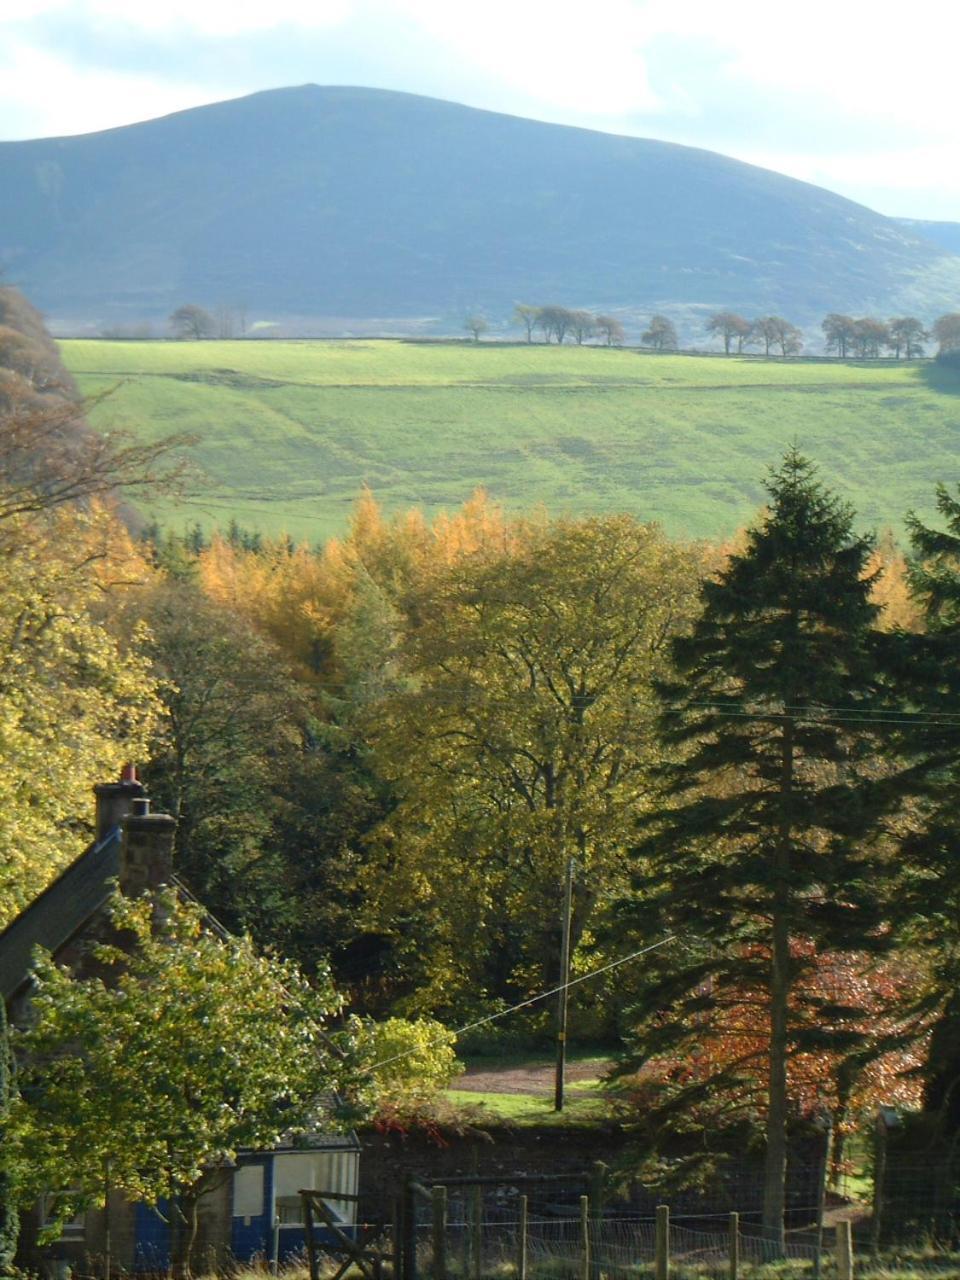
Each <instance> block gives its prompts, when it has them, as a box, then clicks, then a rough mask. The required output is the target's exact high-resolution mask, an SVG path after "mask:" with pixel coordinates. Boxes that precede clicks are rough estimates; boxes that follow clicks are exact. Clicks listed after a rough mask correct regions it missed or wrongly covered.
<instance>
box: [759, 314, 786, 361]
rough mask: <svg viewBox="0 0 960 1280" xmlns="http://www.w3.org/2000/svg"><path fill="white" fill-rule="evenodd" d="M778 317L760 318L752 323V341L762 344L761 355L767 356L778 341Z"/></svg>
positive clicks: (779, 323)
mask: <svg viewBox="0 0 960 1280" xmlns="http://www.w3.org/2000/svg"><path fill="white" fill-rule="evenodd" d="M781 324H782V321H781V318H780V316H761V317H760V319H759V320H754V322H753V339H754V341H755V342H762V343H763V354H764V355H765V356H769V355H770V352H771V351H772V350H773V349H774V347H775V346H776V345H777V343H778V342H779V340H780V333H781Z"/></svg>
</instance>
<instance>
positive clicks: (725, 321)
mask: <svg viewBox="0 0 960 1280" xmlns="http://www.w3.org/2000/svg"><path fill="white" fill-rule="evenodd" d="M707 333H709V334H711V335H712V336H713V337H717V338H721V339H722V340H723V352H724V355H730V353H731V351H732V350H733V346H734V344H736V351H737V355H740V354H742V352H743V344H744V342H746V340H747V338H749V336H750V321H749V320H745V319H744V318H743V316H740V315H737V313H736V312H735V311H718V312H716V313H715V314H714V315H712V316H710V318H709V319H708V320H707Z"/></svg>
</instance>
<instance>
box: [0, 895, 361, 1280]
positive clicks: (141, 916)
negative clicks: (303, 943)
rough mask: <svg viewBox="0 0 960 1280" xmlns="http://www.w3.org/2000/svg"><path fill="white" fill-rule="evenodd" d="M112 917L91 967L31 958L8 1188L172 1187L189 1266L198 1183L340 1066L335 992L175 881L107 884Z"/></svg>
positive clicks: (64, 1205)
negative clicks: (220, 923) (19, 1171)
mask: <svg viewBox="0 0 960 1280" xmlns="http://www.w3.org/2000/svg"><path fill="white" fill-rule="evenodd" d="M112 918H113V925H114V927H115V929H117V930H119V931H122V934H123V936H124V939H125V944H126V945H124V946H123V947H122V948H121V947H119V946H117V945H115V944H113V943H103V944H101V945H99V946H98V947H97V948H96V949H95V953H94V959H95V960H96V962H97V966H98V972H97V976H95V977H83V976H74V975H71V974H70V973H69V972H68V971H66V970H64V969H61V968H59V967H58V966H56V965H55V964H54V963H53V962H52V961H51V960H50V959H49V958H44V957H42V956H41V957H40V958H39V959H38V961H37V965H36V969H35V981H36V990H35V994H34V996H33V1000H32V1009H33V1016H32V1018H31V1021H30V1023H29V1025H28V1027H27V1028H26V1030H24V1031H23V1032H21V1033H19V1034H18V1036H17V1041H16V1050H17V1057H18V1061H19V1063H20V1098H19V1100H18V1101H17V1102H16V1103H15V1105H14V1108H13V1113H12V1117H11V1129H12V1131H13V1135H14V1139H15V1142H16V1145H17V1148H18V1153H19V1155H20V1157H21V1165H22V1168H23V1170H24V1177H23V1179H22V1181H21V1184H20V1188H19V1192H20V1196H21V1201H22V1202H23V1203H26V1202H28V1201H29V1200H30V1199H31V1198H35V1197H37V1196H39V1195H41V1194H43V1193H45V1192H48V1191H49V1189H50V1188H51V1187H56V1188H61V1187H62V1188H70V1191H69V1193H68V1194H66V1195H64V1196H62V1197H60V1201H59V1211H60V1213H61V1215H63V1216H64V1217H69V1216H70V1215H71V1214H73V1213H76V1212H77V1211H78V1210H80V1209H82V1208H85V1207H89V1206H92V1205H94V1204H97V1203H102V1199H103V1194H104V1170H105V1169H108V1170H109V1177H110V1183H111V1186H112V1188H113V1189H114V1190H116V1191H119V1192H121V1193H122V1194H124V1195H126V1196H127V1197H128V1198H129V1199H131V1200H138V1201H145V1202H146V1203H148V1204H156V1203H157V1202H159V1201H161V1200H163V1199H167V1198H169V1199H170V1208H169V1214H170V1222H171V1234H172V1235H173V1239H174V1249H173V1252H174V1258H175V1265H176V1269H177V1271H178V1273H179V1274H188V1273H189V1270H190V1262H191V1254H192V1249H193V1243H194V1240H195V1238H196V1230H197V1208H198V1204H199V1201H200V1198H201V1196H202V1195H203V1194H204V1193H205V1192H207V1191H208V1190H211V1189H212V1188H214V1187H215V1186H216V1185H217V1184H218V1182H220V1181H222V1180H223V1178H224V1177H225V1176H228V1174H227V1173H226V1170H227V1169H228V1167H229V1165H230V1162H231V1161H232V1160H233V1158H234V1157H235V1155H236V1153H237V1151H238V1150H240V1149H241V1148H251V1147H253V1148H258V1147H269V1146H272V1145H273V1144H274V1143H276V1142H277V1141H278V1140H279V1138H280V1136H281V1134H283V1133H287V1132H291V1131H292V1132H296V1131H297V1130H298V1129H300V1130H303V1129H306V1128H307V1127H308V1126H309V1125H310V1123H311V1121H312V1120H313V1117H314V1116H315V1114H316V1112H317V1109H318V1108H319V1107H320V1105H321V1101H322V1099H323V1097H324V1096H325V1095H328V1094H329V1091H330V1089H331V1087H333V1086H335V1085H336V1083H337V1082H338V1081H339V1080H340V1079H342V1078H343V1077H344V1075H345V1068H344V1063H343V1061H342V1060H341V1059H339V1058H338V1057H336V1056H335V1055H334V1053H333V1050H332V1047H331V1044H330V1042H329V1041H328V1040H327V1039H326V1038H325V1036H324V1026H325V1024H327V1022H328V1020H329V1019H330V1017H331V1015H333V1014H334V1013H335V1012H337V1010H338V1009H339V1001H338V998H337V996H336V994H335V993H334V991H333V988H332V986H331V984H330V983H329V981H322V980H314V982H313V983H311V984H309V985H308V984H307V983H306V982H305V980H304V979H303V978H302V976H301V975H300V973H299V972H298V970H297V969H296V968H295V967H294V966H293V965H291V964H289V963H284V962H281V961H278V960H274V959H269V958H266V957H264V956H262V955H258V954H257V953H256V951H255V950H254V949H253V947H252V945H251V944H250V943H249V941H247V940H246V939H244V938H235V937H230V936H224V935H223V934H222V933H219V932H215V931H214V930H213V929H212V928H211V926H210V923H209V921H208V920H207V919H206V918H205V916H204V913H203V911H202V910H201V909H200V908H199V907H196V906H193V905H190V904H189V903H188V902H184V901H182V900H178V896H177V894H176V893H175V892H174V891H166V892H164V893H162V894H161V896H160V899H159V901H154V900H152V899H151V898H149V897H144V898H141V899H138V900H136V901H129V900H127V899H123V898H117V899H115V902H114V906H113V909H112ZM171 1193H172V1195H171Z"/></svg>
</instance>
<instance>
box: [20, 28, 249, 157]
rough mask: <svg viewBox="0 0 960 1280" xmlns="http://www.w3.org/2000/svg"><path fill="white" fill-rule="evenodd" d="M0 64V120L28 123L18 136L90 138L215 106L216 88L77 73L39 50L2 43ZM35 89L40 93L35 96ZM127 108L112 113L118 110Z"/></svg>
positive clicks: (89, 71) (73, 67) (109, 73)
mask: <svg viewBox="0 0 960 1280" xmlns="http://www.w3.org/2000/svg"><path fill="white" fill-rule="evenodd" d="M4 54H5V58H4V62H0V117H2V116H4V115H9V116H10V118H11V119H13V120H17V119H18V118H22V119H23V121H24V124H27V122H29V127H28V129H26V130H17V132H19V133H21V136H34V137H42V136H51V135H58V134H65V133H70V134H73V133H91V132H94V131H95V130H98V129H109V128H111V127H113V126H114V125H117V124H121V123H126V122H127V121H129V120H149V119H152V118H153V117H154V116H161V115H166V114H168V113H169V112H171V111H178V110H180V109H181V108H183V107H185V106H190V105H195V104H200V103H205V102H216V101H218V100H219V99H220V98H223V97H224V96H227V95H226V94H225V93H224V91H223V89H222V87H218V86H216V85H209V84H207V85H199V84H191V83H178V82H176V81H172V80H170V79H167V78H165V77H164V78H161V77H150V76H143V75H130V74H127V73H125V72H124V71H122V70H119V69H118V70H116V71H103V70H102V69H97V70H92V69H85V68H83V67H78V66H76V65H74V64H72V63H70V62H69V61H67V60H66V59H64V58H61V57H57V56H56V55H54V54H52V53H48V52H46V51H44V50H42V49H38V48H36V47H31V46H28V45H24V44H22V43H20V42H18V41H8V42H7V43H6V44H5V46H4ZM38 87H39V88H41V89H42V92H40V93H39V94H38V92H37V90H38ZM119 103H122V104H124V106H125V107H126V108H127V111H126V112H125V113H123V114H120V113H118V110H117V107H118V104H119Z"/></svg>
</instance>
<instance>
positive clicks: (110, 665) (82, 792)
mask: <svg viewBox="0 0 960 1280" xmlns="http://www.w3.org/2000/svg"><path fill="white" fill-rule="evenodd" d="M5 527H6V529H7V531H8V533H9V535H10V536H11V543H10V546H9V547H8V548H7V551H6V553H5V554H3V555H0V754H2V757H3V761H4V767H3V770H2V771H0V818H2V821H0V926H2V925H4V924H6V923H7V922H8V921H9V920H10V918H11V917H12V916H13V915H15V914H16V912H17V911H18V910H20V909H21V908H22V907H23V906H25V905H26V903H27V902H29V901H30V900H31V899H32V898H34V897H35V896H36V895H37V894H38V893H39V892H40V891H41V890H42V889H43V888H44V887H45V886H46V884H47V883H48V882H49V881H50V880H51V879H52V878H53V876H54V875H56V873H57V872H58V871H59V870H60V869H61V868H62V867H63V866H64V865H65V864H66V863H67V862H69V861H70V859H71V858H73V857H75V856H76V855H77V854H78V853H79V852H80V850H81V849H82V848H83V846H84V844H85V843H86V841H87V839H88V838H89V831H88V829H87V828H86V827H85V826H84V824H83V821H82V818H81V819H78V816H77V815H78V814H79V815H83V814H85V813H86V812H87V811H88V809H89V807H90V788H91V787H92V786H93V784H94V783H95V782H98V781H102V780H103V778H105V777H111V776H116V773H117V771H118V770H119V768H120V766H121V765H122V764H123V763H124V761H125V760H128V759H143V758H144V756H145V755H146V744H147V741H148V740H149V737H150V735H151V733H152V731H153V730H154V728H155V726H156V724H157V719H158V713H159V703H158V701H157V698H156V684H155V681H154V680H153V678H152V677H151V675H150V671H149V666H148V663H147V660H146V655H145V653H144V636H143V634H142V628H139V627H137V626H134V627H133V628H132V629H131V633H130V635H129V636H128V637H127V639H126V640H123V639H121V638H119V637H118V635H117V634H116V633H115V632H114V631H113V630H108V628H107V626H106V625H104V623H105V618H104V616H103V615H104V612H105V610H104V601H105V599H109V600H110V605H111V607H112V609H114V610H118V609H119V608H120V604H119V599H120V597H121V596H122V594H123V593H122V591H121V590H120V589H119V587H118V586H117V585H116V578H119V577H122V576H123V575H125V574H126V573H130V574H131V576H132V577H133V578H134V580H136V578H138V577H140V578H142V576H143V575H144V573H145V568H144V566H143V565H142V564H138V563H137V560H136V557H135V556H134V555H133V554H132V550H131V554H130V557H129V559H127V558H126V557H125V556H124V554H123V546H124V538H125V534H124V533H123V530H122V529H121V528H120V527H119V526H118V525H117V524H116V523H115V522H114V521H113V520H112V519H111V518H110V517H109V516H107V515H106V514H105V513H103V512H98V511H92V512H79V511H74V510H70V509H68V508H65V507H64V508H60V509H58V510H57V511H56V512H51V513H48V515H47V517H46V518H45V519H43V520H40V519H32V520H31V519H27V518H25V517H23V516H20V517H16V518H11V519H10V520H9V521H7V522H6V526H5ZM115 575H116V576H115Z"/></svg>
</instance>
